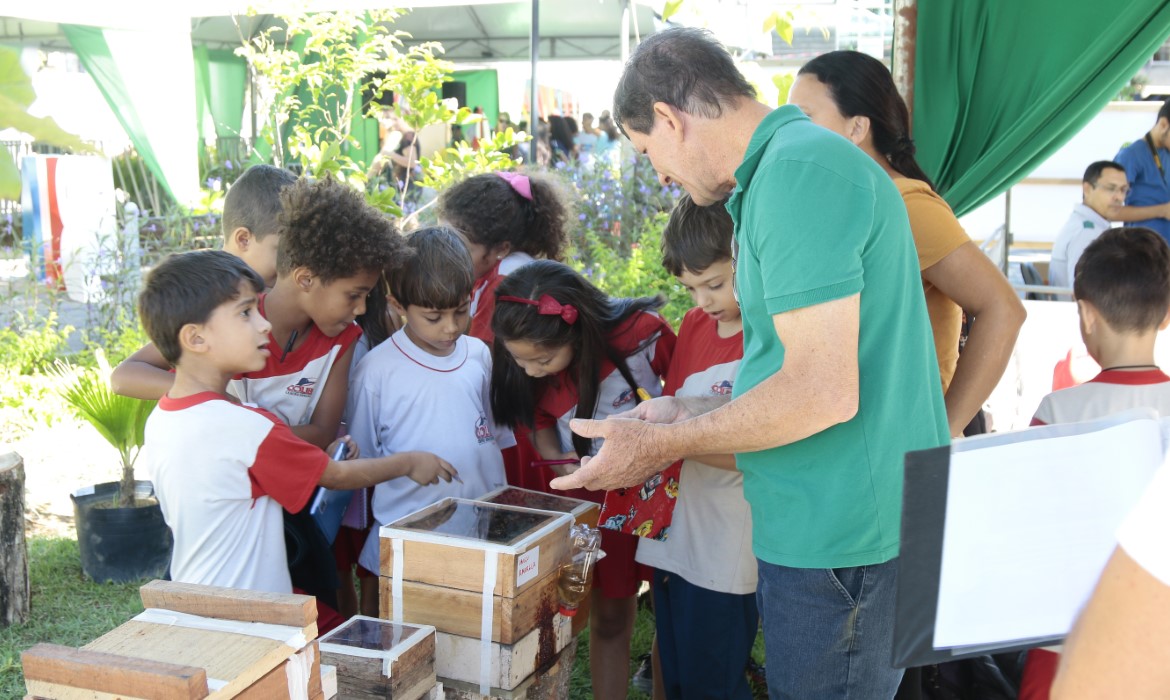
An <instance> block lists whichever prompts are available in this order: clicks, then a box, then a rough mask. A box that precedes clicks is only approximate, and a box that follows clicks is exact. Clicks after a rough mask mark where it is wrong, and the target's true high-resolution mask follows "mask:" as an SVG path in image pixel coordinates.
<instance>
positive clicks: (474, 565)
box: [380, 521, 571, 598]
mask: <svg viewBox="0 0 1170 700" xmlns="http://www.w3.org/2000/svg"><path fill="white" fill-rule="evenodd" d="M570 522H571V521H570ZM380 545H381V553H380V559H381V561H380V564H381V566H380V573H381V575H382V576H391V575H393V572H394V546H393V543H392V538H389V537H383V538H381V542H380ZM568 550H569V522H565V523H564V524H563V525H562V526H561V527H557V528H555V529H553V530H551V531H549V532H547V533H545V535H544V536H542V537H540V538H538V539H536V540H534V541H533V542H531V543H529V544H528V549H527V552H526V554H527V557H525V556H524V555H514V554H503V553H501V554H497V555H496V556H497V558H496V587H495V589H493V592H494V593H495V595H498V596H504V597H505V598H515V597H516V596H518V595H520V594H521V593H522V592H523V591H525V590H527V589H528V588H529V587H531V586H534V585H536V583H537V582H538V581H539V580H540V579H542V578H544V577H545V576H547V575H548V574H549V572H551V571H555V570H556V569H557V567H559V566H560V564H561V562H562V560H564V559H566V557H567V556H568ZM402 555H403V565H402V578H403V579H405V580H407V581H418V582H420V583H429V584H433V585H436V586H445V587H448V588H458V589H460V590H464V591H472V592H475V593H479V592H481V591H482V590H483V566H484V551H483V549H479V548H474V547H463V546H455V545H454V544H452V545H446V544H437V543H431V542H415V541H411V540H404V541H403V543H402ZM524 559H528V560H532V559H536V568H537V571H536V575H535V577H533V578H530V579H528V581H527V582H526V583H524V584H522V585H519V586H517V585H516V581H517V567H518V565H519V563H520V561H522V560H524Z"/></svg>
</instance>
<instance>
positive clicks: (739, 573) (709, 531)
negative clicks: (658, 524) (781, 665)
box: [636, 195, 759, 700]
mask: <svg viewBox="0 0 1170 700" xmlns="http://www.w3.org/2000/svg"><path fill="white" fill-rule="evenodd" d="M732 231H733V224H732V221H731V216H730V215H729V214H728V213H727V210H726V209H724V208H723V205H722V204H715V205H712V206H708V207H700V206H697V205H695V204H694V202H693V201H691V198H690V196H689V195H683V197H682V198H681V199H680V200H679V202H678V204H677V205H675V207H674V210H673V211H672V212H671V214H670V220H669V221H668V222H667V224H666V227H665V228H664V229H663V231H662V253H663V255H662V265H663V267H665V268H666V269H667V271H669V272H670V273H671V274H672V275H674V276H675V277H677V278H678V281H679V282H680V283H681V284H682V285H683V286H684V287H686V289H687V291H688V292H690V294H691V298H693V299H694V300H695V304H696V306H695V308H693V309H691V310H690V311H688V312H687V314H686V316H685V317H684V318H683V322H682V326H680V327H679V331H678V343H677V345H676V346H675V350H674V356H673V357H672V358H671V360H670V369H669V370H668V371H667V373H666V384H665V387H664V388H663V394H665V395H667V396H680V397H683V396H685V397H704V396H720V395H729V394H731V390H732V387H733V386H734V383H735V374H736V371H737V370H738V368H739V362H740V360H741V359H742V358H743V320H742V319H741V318H740V315H739V304H737V303H736V300H735V293H734V291H733V290H734V281H733V270H734V269H733V267H732V264H731V239H732ZM667 471H668V472H670V471H672V470H669V469H668V470H667ZM665 535H666V536H665V537H664V538H662V539H649V538H639V540H638V554H637V557H636V559H637V561H638V563H640V564H645V565H647V566H651V567H653V568H654V575H653V582H654V585H653V591H654V621H655V628H656V632H657V636H656V640H655V641H656V644H657V649H658V655H659V659H660V666H659V668H660V669H661V680H662V685H663V690H664V691H665V693H666V697H667V698H671V699H676V698H684V697H704V698H734V699H738V700H751V697H752V691H751V688H750V687H749V686H748V683H747V677H746V676H745V675H744V668H745V667H746V666H747V663H748V660H749V659H750V658H751V651H752V644H753V643H754V642H755V638H756V630H757V628H758V627H759V611H758V609H757V607H756V597H755V593H756V571H757V568H756V558H755V555H754V554H753V553H752V519H751V510H750V508H749V506H748V503H747V501H746V500H745V499H744V497H743V475H742V474H740V472H739V471H737V470H736V468H735V457H734V456H733V455H723V456H710V457H705V458H704V459H703V460H702V461H699V460H694V459H687V460H683V462H682V464H681V470H680V471H679V472H678V498H677V500H676V501H675V503H674V512H673V514H672V516H671V524H670V528H669V530H668V532H667V533H665ZM713 648H715V649H718V650H719V653H716V654H713V653H711V650H712V649H713Z"/></svg>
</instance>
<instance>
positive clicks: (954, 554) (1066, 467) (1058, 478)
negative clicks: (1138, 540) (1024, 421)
mask: <svg viewBox="0 0 1170 700" xmlns="http://www.w3.org/2000/svg"><path fill="white" fill-rule="evenodd" d="M1153 415H1154V414H1153V413H1152V412H1150V411H1139V412H1126V413H1125V414H1121V415H1119V416H1117V417H1113V418H1108V419H1103V420H1101V421H1094V422H1091V423H1080V424H1075V425H1060V426H1050V427H1045V428H1034V429H1032V430H1028V431H1022V432H1019V433H1010V434H997V435H992V436H988V437H987V438H979V439H974V440H969V441H961V442H960V443H958V444H956V445H955V447H954V449H953V452H952V455H951V468H950V476H949V482H948V487H947V510H946V524H945V527H944V537H943V554H942V568H941V573H940V580H939V599H938V609H937V616H936V620H935V630H934V646H935V647H936V648H940V649H941V648H950V647H961V646H970V645H980V644H993V643H997V642H1003V641H1008V640H1016V639H1033V638H1046V637H1047V638H1050V637H1057V636H1063V635H1065V634H1067V633H1068V631H1069V629H1070V628H1071V626H1072V623H1073V620H1074V619H1075V618H1076V615H1077V613H1078V612H1079V610H1080V608H1081V606H1082V605H1083V604H1084V602H1085V600H1087V598H1088V596H1089V594H1090V593H1091V592H1092V589H1093V587H1094V586H1095V585H1096V582H1097V578H1098V576H1099V575H1100V572H1101V569H1102V568H1103V567H1104V565H1105V562H1106V560H1107V559H1108V558H1109V555H1110V554H1111V553H1112V551H1113V548H1114V546H1115V545H1116V538H1115V532H1116V530H1117V526H1118V525H1119V524H1120V523H1121V521H1122V520H1123V519H1124V517H1125V514H1126V513H1127V512H1128V511H1129V509H1130V508H1132V507H1133V505H1134V504H1135V503H1136V502H1137V500H1138V498H1139V497H1140V496H1141V493H1142V491H1143V490H1144V488H1145V486H1146V485H1147V484H1148V483H1149V481H1150V479H1151V478H1152V476H1153V474H1154V472H1155V471H1156V470H1157V468H1158V466H1159V465H1160V464H1161V463H1162V459H1163V428H1162V424H1161V422H1160V421H1159V420H1157V419H1156V418H1155V417H1153ZM1143 416H1144V417H1143Z"/></svg>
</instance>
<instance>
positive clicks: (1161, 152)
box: [1069, 100, 1170, 283]
mask: <svg viewBox="0 0 1170 700" xmlns="http://www.w3.org/2000/svg"><path fill="white" fill-rule="evenodd" d="M1113 160H1115V161H1117V162H1118V163H1120V164H1121V166H1122V167H1123V168H1125V174H1126V176H1127V177H1128V179H1129V195H1128V196H1127V197H1126V198H1125V206H1123V207H1121V210H1120V211H1119V212H1118V214H1117V216H1116V217H1114V221H1123V222H1126V223H1127V224H1129V225H1131V226H1145V227H1147V228H1152V229H1154V230H1155V231H1157V232H1158V233H1159V234H1160V235H1161V236H1162V238H1165V239H1166V240H1167V241H1170V182H1168V180H1170V100H1167V101H1166V102H1163V103H1162V108H1161V109H1159V110H1158V117H1157V119H1156V120H1155V121H1154V126H1153V128H1152V129H1150V130H1149V131H1148V132H1147V133H1146V135H1145V136H1143V137H1141V138H1140V139H1138V140H1136V141H1134V142H1133V143H1130V144H1128V145H1126V146H1125V147H1124V148H1122V149H1121V150H1120V151H1118V152H1117V155H1116V156H1115V157H1114V158H1113ZM1069 282H1070V283H1071V282H1072V280H1071V278H1070V279H1069Z"/></svg>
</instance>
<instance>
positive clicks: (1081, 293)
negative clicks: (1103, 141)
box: [1020, 227, 1170, 700]
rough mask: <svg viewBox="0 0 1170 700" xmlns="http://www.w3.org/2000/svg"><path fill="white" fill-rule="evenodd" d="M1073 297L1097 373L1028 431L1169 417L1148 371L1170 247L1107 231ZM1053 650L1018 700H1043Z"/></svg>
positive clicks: (1169, 403) (1168, 311) (1164, 395)
mask: <svg viewBox="0 0 1170 700" xmlns="http://www.w3.org/2000/svg"><path fill="white" fill-rule="evenodd" d="M1073 296H1074V297H1075V298H1076V301H1077V312H1078V314H1079V315H1080V319H1081V337H1082V338H1083V339H1084V341H1085V347H1086V348H1087V349H1088V351H1089V355H1090V356H1091V357H1092V358H1093V359H1094V360H1095V361H1096V362H1097V363H1098V364H1099V365H1100V366H1101V367H1102V369H1101V372H1100V374H1098V375H1097V376H1096V377H1094V378H1093V379H1091V380H1089V381H1088V382H1085V383H1084V384H1081V385H1079V386H1074V387H1071V388H1068V389H1062V390H1060V391H1057V392H1054V393H1051V394H1049V395H1048V396H1046V397H1044V400H1043V401H1041V402H1040V407H1039V408H1038V409H1036V415H1035V416H1034V417H1033V418H1032V425H1051V424H1054V423H1078V422H1081V421H1087V420H1093V419H1095V418H1102V417H1105V416H1108V415H1111V414H1113V413H1117V412H1119V411H1125V410H1127V409H1131V408H1140V407H1144V408H1152V409H1154V410H1156V411H1158V413H1159V414H1160V415H1162V416H1170V376H1167V375H1166V374H1165V373H1163V372H1162V370H1161V369H1159V368H1158V366H1157V365H1156V364H1154V343H1155V341H1156V340H1157V336H1158V331H1160V330H1163V329H1165V328H1166V327H1167V326H1168V325H1170V247H1168V246H1167V245H1166V241H1165V240H1164V239H1163V238H1162V237H1161V236H1160V235H1158V234H1157V233H1154V232H1153V231H1151V230H1150V229H1147V228H1142V227H1130V228H1114V229H1109V230H1108V231H1106V232H1105V233H1103V234H1101V235H1100V236H1099V237H1098V238H1097V240H1095V241H1093V242H1092V243H1090V244H1089V247H1088V248H1086V249H1085V252H1084V253H1083V254H1082V255H1081V259H1080V260H1079V261H1078V262H1077V266H1076V273H1075V276H1074V278H1073ZM1059 661H1060V647H1049V648H1045V649H1034V650H1032V651H1031V652H1029V653H1028V660H1027V663H1026V664H1025V666H1024V677H1023V680H1022V682H1021V685H1020V700H1041V699H1043V700H1046V699H1047V698H1048V696H1049V690H1050V688H1051V686H1052V680H1053V678H1055V676H1056V667H1057V664H1058V663H1059Z"/></svg>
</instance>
